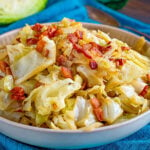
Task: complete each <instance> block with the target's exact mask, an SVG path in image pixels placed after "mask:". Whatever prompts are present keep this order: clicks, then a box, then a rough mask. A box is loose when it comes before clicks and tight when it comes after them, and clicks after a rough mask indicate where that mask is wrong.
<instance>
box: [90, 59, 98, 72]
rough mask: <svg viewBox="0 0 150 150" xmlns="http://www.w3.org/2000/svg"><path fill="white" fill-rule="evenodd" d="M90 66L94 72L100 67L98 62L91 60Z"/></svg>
mask: <svg viewBox="0 0 150 150" xmlns="http://www.w3.org/2000/svg"><path fill="white" fill-rule="evenodd" d="M89 66H90V68H91V69H93V70H95V69H97V67H98V65H97V62H96V61H95V60H90V62H89Z"/></svg>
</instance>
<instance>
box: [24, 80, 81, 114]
mask: <svg viewBox="0 0 150 150" xmlns="http://www.w3.org/2000/svg"><path fill="white" fill-rule="evenodd" d="M80 87H81V85H80V84H79V83H76V82H74V81H73V80H71V79H65V80H59V81H56V82H52V83H51V84H49V85H43V86H40V87H39V88H36V89H35V90H33V91H32V92H31V94H30V95H29V97H28V98H27V99H25V101H24V102H25V105H24V110H26V111H31V109H32V106H31V103H32V102H33V103H34V105H35V108H36V111H37V112H38V114H40V115H49V114H50V113H51V112H58V111H60V110H61V109H62V108H64V107H65V102H64V100H65V98H67V97H68V96H70V95H71V94H72V93H74V92H75V91H77V90H78V89H80Z"/></svg>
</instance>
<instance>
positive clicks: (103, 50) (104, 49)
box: [90, 42, 112, 54]
mask: <svg viewBox="0 0 150 150" xmlns="http://www.w3.org/2000/svg"><path fill="white" fill-rule="evenodd" d="M90 44H92V50H95V51H99V52H101V54H105V53H106V52H108V51H109V50H110V49H111V48H112V47H111V45H108V46H107V47H104V46H100V45H98V44H97V43H95V42H90Z"/></svg>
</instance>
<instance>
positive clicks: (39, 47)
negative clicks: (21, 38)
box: [36, 40, 46, 53]
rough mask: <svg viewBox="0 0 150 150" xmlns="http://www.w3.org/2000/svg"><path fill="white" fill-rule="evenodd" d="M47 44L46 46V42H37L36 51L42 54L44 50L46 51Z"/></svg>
mask: <svg viewBox="0 0 150 150" xmlns="http://www.w3.org/2000/svg"><path fill="white" fill-rule="evenodd" d="M45 44H46V42H45V41H43V40H39V41H38V42H37V47H36V50H37V51H38V52H39V53H42V51H43V49H44V47H45Z"/></svg>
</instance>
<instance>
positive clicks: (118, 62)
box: [115, 58, 126, 67]
mask: <svg viewBox="0 0 150 150" xmlns="http://www.w3.org/2000/svg"><path fill="white" fill-rule="evenodd" d="M115 63H116V66H117V67H120V66H123V65H124V64H125V63H126V60H125V59H122V58H120V59H119V58H118V59H115Z"/></svg>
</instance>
